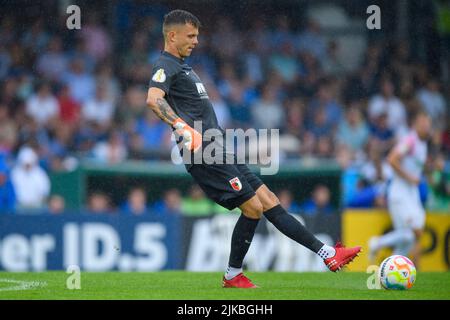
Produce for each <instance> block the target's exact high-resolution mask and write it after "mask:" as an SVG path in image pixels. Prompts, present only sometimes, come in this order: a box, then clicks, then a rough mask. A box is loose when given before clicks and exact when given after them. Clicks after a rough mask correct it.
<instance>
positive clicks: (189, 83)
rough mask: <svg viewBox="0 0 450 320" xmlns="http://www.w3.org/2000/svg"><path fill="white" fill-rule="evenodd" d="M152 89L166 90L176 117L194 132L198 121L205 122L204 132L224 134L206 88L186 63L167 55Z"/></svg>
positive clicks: (158, 65)
mask: <svg viewBox="0 0 450 320" xmlns="http://www.w3.org/2000/svg"><path fill="white" fill-rule="evenodd" d="M150 87H156V88H159V89H161V90H163V91H164V92H165V93H166V96H165V99H166V100H167V102H168V103H169V105H170V106H171V107H172V109H173V110H174V111H175V113H176V114H177V115H178V116H179V117H180V118H181V119H183V120H184V121H186V123H187V124H189V125H190V126H191V127H192V128H194V121H202V131H203V132H204V131H205V130H207V129H211V128H215V129H219V130H221V131H223V130H222V129H221V128H220V126H219V124H218V122H217V117H216V114H215V112H214V109H213V106H212V104H211V102H210V101H209V97H208V93H207V92H206V89H205V86H204V85H203V83H202V81H201V80H200V78H199V77H198V75H197V74H196V73H195V71H194V70H193V69H192V68H191V67H190V66H189V65H187V64H186V63H185V62H184V60H182V59H180V58H177V57H175V56H174V55H172V54H170V53H168V52H167V51H163V52H162V54H161V56H160V57H159V59H158V60H157V61H156V63H155V64H154V66H153V70H152V78H151V80H150ZM203 132H202V133H203Z"/></svg>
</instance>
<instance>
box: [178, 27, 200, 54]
mask: <svg viewBox="0 0 450 320" xmlns="http://www.w3.org/2000/svg"><path fill="white" fill-rule="evenodd" d="M197 44H198V29H197V28H196V27H194V26H193V25H192V24H190V23H186V24H185V25H183V26H180V27H179V28H177V30H176V36H175V46H176V48H177V50H178V53H179V54H180V56H181V57H189V56H190V55H191V53H192V50H193V49H194V48H195V46H196V45H197Z"/></svg>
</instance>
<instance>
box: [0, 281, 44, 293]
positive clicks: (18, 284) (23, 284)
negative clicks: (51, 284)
mask: <svg viewBox="0 0 450 320" xmlns="http://www.w3.org/2000/svg"><path fill="white" fill-rule="evenodd" d="M1 282H6V283H11V284H15V285H14V286H12V287H6V288H0V292H2V291H22V290H30V289H34V288H40V287H45V286H46V285H47V282H45V281H22V280H13V279H0V283H1Z"/></svg>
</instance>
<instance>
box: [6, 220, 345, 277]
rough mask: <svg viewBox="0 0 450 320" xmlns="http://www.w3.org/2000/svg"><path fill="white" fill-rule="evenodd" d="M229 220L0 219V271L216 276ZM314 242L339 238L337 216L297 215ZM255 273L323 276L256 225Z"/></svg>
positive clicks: (303, 254) (288, 243)
mask: <svg viewBox="0 0 450 320" xmlns="http://www.w3.org/2000/svg"><path fill="white" fill-rule="evenodd" d="M237 218H238V216H237V215H235V214H220V215H215V216H211V217H202V218H196V217H180V216H175V215H165V216H150V217H145V218H142V217H128V216H92V215H85V214H81V215H71V214H67V215H61V216H24V215H16V216H12V215H3V216H0V226H1V228H0V270H6V271H17V272H20V271H45V270H66V269H67V268H68V267H69V266H74V265H75V266H79V268H80V269H81V270H83V271H97V272H102V271H110V270H118V271H158V270H165V269H186V270H195V271H222V270H223V269H224V268H225V267H226V265H227V262H228V255H229V250H230V241H231V239H230V237H231V234H232V232H233V228H234V224H235V222H236V219H237ZM297 218H298V219H301V220H302V221H303V222H304V223H305V224H306V225H307V226H308V228H310V229H311V230H313V231H314V232H315V233H316V235H318V237H319V238H320V239H322V241H324V242H326V243H330V244H331V243H334V242H335V241H336V240H337V239H339V236H340V217H339V215H338V214H335V215H334V214H333V215H328V216H320V215H319V216H304V217H301V216H297ZM246 263H247V266H248V267H249V268H251V269H252V270H255V271H265V270H277V271H323V270H325V266H324V264H323V262H322V261H321V260H320V259H319V258H317V256H316V255H315V254H313V253H311V252H310V251H308V250H307V249H305V248H303V247H301V246H299V245H298V244H297V243H295V242H294V241H292V240H290V239H288V238H287V237H285V236H284V235H282V234H281V233H280V232H278V231H277V230H276V229H275V228H274V227H273V226H272V225H271V224H270V223H267V221H266V220H265V219H263V220H262V221H261V223H260V224H259V226H258V228H257V232H256V234H255V237H254V239H253V243H252V246H251V247H250V251H249V254H248V256H247V258H246Z"/></svg>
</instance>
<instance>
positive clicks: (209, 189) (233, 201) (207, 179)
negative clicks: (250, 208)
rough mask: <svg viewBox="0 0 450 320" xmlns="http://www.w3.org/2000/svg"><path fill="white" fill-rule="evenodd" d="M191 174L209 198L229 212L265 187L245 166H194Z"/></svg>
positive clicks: (190, 171)
mask: <svg viewBox="0 0 450 320" xmlns="http://www.w3.org/2000/svg"><path fill="white" fill-rule="evenodd" d="M189 173H190V174H191V175H192V177H193V178H194V180H195V181H196V182H197V183H198V185H199V186H200V188H202V190H203V191H204V192H205V194H206V195H207V196H208V198H210V199H211V200H213V201H214V202H216V203H218V204H220V205H221V206H222V207H225V208H227V209H228V210H233V209H234V208H236V207H239V206H240V205H241V204H243V203H244V202H245V201H247V200H249V199H250V198H252V197H253V196H254V195H255V194H256V193H255V191H256V190H257V189H258V188H259V187H260V186H261V185H263V182H262V181H261V179H260V178H258V176H256V175H255V174H254V173H253V172H251V171H250V169H249V168H248V167H247V166H246V165H245V164H194V165H193V166H192V167H191V168H190V170H189Z"/></svg>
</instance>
